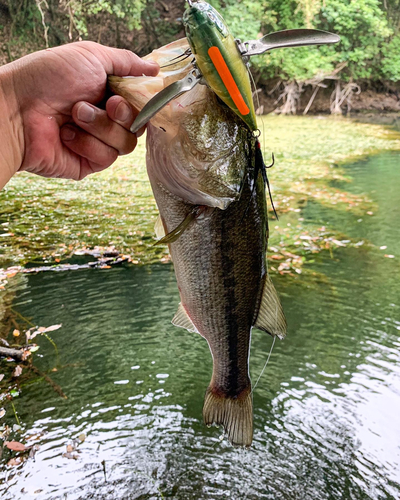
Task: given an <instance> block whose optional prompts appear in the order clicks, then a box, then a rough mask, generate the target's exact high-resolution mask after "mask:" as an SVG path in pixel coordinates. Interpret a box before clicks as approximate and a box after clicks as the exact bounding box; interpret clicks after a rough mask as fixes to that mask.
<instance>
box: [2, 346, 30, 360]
mask: <svg viewBox="0 0 400 500" xmlns="http://www.w3.org/2000/svg"><path fill="white" fill-rule="evenodd" d="M25 352H26V349H12V348H11V347H0V356H4V357H6V358H13V359H15V360H17V361H24V358H25V356H26V355H25V356H24V353H25Z"/></svg>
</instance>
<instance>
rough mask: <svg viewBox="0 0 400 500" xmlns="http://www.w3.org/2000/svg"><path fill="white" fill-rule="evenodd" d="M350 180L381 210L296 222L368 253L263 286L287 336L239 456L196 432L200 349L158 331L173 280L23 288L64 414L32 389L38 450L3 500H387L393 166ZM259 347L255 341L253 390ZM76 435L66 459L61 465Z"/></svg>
mask: <svg viewBox="0 0 400 500" xmlns="http://www.w3.org/2000/svg"><path fill="white" fill-rule="evenodd" d="M347 173H348V174H349V175H351V176H352V177H353V183H352V185H351V186H350V188H349V186H346V189H350V190H351V191H353V192H360V193H361V192H362V193H368V194H369V196H370V197H371V198H372V199H373V200H374V201H376V202H377V204H378V206H379V210H377V211H375V213H374V215H373V216H369V215H365V216H363V217H359V216H357V217H355V216H353V215H350V214H349V213H343V212H335V211H334V210H333V209H323V208H321V206H320V205H318V204H312V203H311V204H308V205H307V207H306V208H305V209H304V210H303V211H302V213H301V214H298V215H299V217H304V218H305V220H306V221H309V222H310V223H312V224H315V223H316V222H317V223H318V224H321V225H326V226H328V227H329V226H332V227H336V228H341V229H342V230H343V232H344V233H347V235H348V236H349V237H351V238H354V239H355V240H356V241H360V242H361V241H364V242H365V243H364V244H363V245H361V246H359V247H357V248H342V249H340V250H338V251H335V253H334V254H333V258H331V256H330V255H329V253H326V254H321V255H319V256H318V257H317V259H316V261H315V262H314V263H313V264H311V265H309V266H308V270H309V271H310V272H309V273H303V275H301V276H297V277H296V278H291V277H287V276H286V277H282V276H278V277H275V279H274V281H275V284H276V287H277V289H278V290H279V292H280V294H281V296H282V301H283V305H284V309H285V312H286V315H287V319H288V324H289V334H288V337H287V339H286V340H284V341H282V342H276V344H275V348H274V351H273V354H272V356H271V359H270V362H269V364H268V366H267V369H266V371H265V373H264V375H263V377H262V378H261V380H260V382H259V385H258V386H257V388H256V390H255V392H254V408H255V410H254V425H255V435H254V443H253V446H252V448H251V449H250V450H241V449H236V448H232V447H231V446H230V445H229V444H228V443H227V442H226V441H220V439H219V438H220V436H221V431H220V430H219V429H216V428H207V427H205V426H204V425H203V423H202V420H201V409H202V404H203V395H204V392H205V389H206V387H207V385H208V382H209V379H210V375H211V355H210V353H209V350H208V346H207V344H206V342H205V340H204V339H202V338H201V337H200V336H199V335H196V334H193V333H188V332H186V331H184V330H182V329H177V328H175V327H173V326H172V325H171V323H170V320H171V318H172V316H173V315H174V313H175V310H176V307H177V305H178V302H179V297H178V291H177V287H176V283H175V278H174V274H173V269H172V267H171V266H170V265H155V266H147V267H137V266H136V267H128V268H120V269H111V270H103V271H102V270H90V271H88V270H85V271H76V272H68V273H67V272H65V273H41V274H37V275H31V276H29V278H28V286H27V288H26V289H25V290H23V291H21V293H20V294H19V296H18V298H17V300H16V303H15V307H16V308H17V310H18V311H19V312H20V313H22V314H23V315H25V316H30V317H34V318H35V322H36V323H38V324H42V325H50V324H54V323H62V324H63V328H62V329H61V330H58V331H57V332H55V333H54V334H53V338H54V339H55V340H56V341H57V345H58V348H59V351H60V359H59V362H58V364H57V361H56V359H55V356H54V354H53V351H52V349H53V348H52V346H51V345H50V344H49V343H48V342H47V341H46V339H44V338H41V339H40V340H39V342H40V345H41V348H40V352H41V354H42V355H44V357H43V358H42V359H39V360H38V362H37V365H38V366H39V368H40V369H41V370H43V371H45V370H49V369H51V368H53V367H54V366H55V365H56V364H57V367H58V371H57V372H49V373H50V374H51V377H52V378H53V379H54V381H55V382H57V383H58V384H60V386H61V387H62V389H63V390H64V392H65V393H66V394H67V396H68V400H63V399H61V398H60V397H59V396H58V395H57V394H56V393H55V392H53V391H52V390H51V389H50V388H49V387H48V386H47V385H46V384H45V383H43V382H39V381H37V382H35V383H33V384H31V385H29V386H28V387H25V388H24V390H23V392H22V395H21V397H20V398H19V399H17V400H16V407H17V410H18V412H19V416H20V419H21V420H22V422H23V430H24V431H23V432H24V435H25V436H27V435H35V434H36V435H37V434H39V435H40V438H39V440H38V441H37V442H38V444H39V445H40V449H39V451H38V452H37V454H36V459H35V460H32V459H31V460H28V461H27V462H26V463H25V464H24V465H23V466H22V467H21V468H20V469H12V470H8V471H6V470H5V471H3V472H2V473H1V474H2V478H3V484H2V486H1V488H2V491H3V495H4V498H9V499H15V498H39V499H56V498H60V499H61V498H67V499H87V498H94V499H127V498H132V499H136V498H138V499H156V498H161V494H162V495H163V496H164V497H165V498H171V497H174V498H179V499H220V498H232V499H288V500H297V499H299V500H300V499H313V500H314V499H315V500H326V499H332V500H333V499H335V500H336V499H397V498H399V497H400V365H399V347H400V339H399V336H400V280H399V277H400V272H399V271H400V265H399V261H400V251H399V249H398V244H399V240H400V223H399V221H400V155H399V154H394V153H385V154H382V155H379V156H375V157H371V158H369V159H367V160H365V161H362V162H358V163H356V164H353V165H350V166H348V167H347ZM367 241H369V242H371V243H372V244H373V245H375V246H374V247H372V246H368V245H367V244H366V243H367ZM381 246H387V249H382V250H380V247H381ZM385 254H386V255H394V256H395V257H394V258H388V257H385ZM270 347H271V339H270V338H269V337H268V336H267V335H266V334H264V333H262V332H260V331H256V330H255V331H254V332H253V338H252V351H251V363H250V365H251V373H252V378H253V380H255V379H256V378H257V377H258V374H259V373H260V371H261V369H262V367H263V365H264V362H265V360H266V358H267V356H268V352H269V350H270ZM7 418H8V421H9V423H10V424H12V423H14V421H13V418H12V415H10V414H8V416H7ZM81 433H84V434H85V435H86V440H85V442H84V443H82V444H81V445H79V454H78V458H77V460H72V459H68V458H65V457H63V456H62V455H63V453H64V452H65V451H66V445H67V444H68V443H70V442H71V440H73V439H74V438H77V436H79V435H80V434H81ZM103 460H104V461H105V468H106V477H105V476H104V472H103V468H102V465H101V463H102V461H103ZM5 480H7V481H6V482H4V481H5ZM160 492H161V493H160Z"/></svg>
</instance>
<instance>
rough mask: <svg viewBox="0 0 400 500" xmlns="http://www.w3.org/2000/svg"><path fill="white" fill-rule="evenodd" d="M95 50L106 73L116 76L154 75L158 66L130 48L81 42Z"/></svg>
mask: <svg viewBox="0 0 400 500" xmlns="http://www.w3.org/2000/svg"><path fill="white" fill-rule="evenodd" d="M81 43H82V44H84V45H85V46H86V48H89V44H90V48H89V50H91V49H92V48H93V50H94V51H95V52H96V55H97V57H98V58H99V59H100V61H101V62H102V63H103V66H104V70H105V71H106V73H107V74H108V75H116V76H142V75H146V76H156V75H157V74H158V72H159V71H160V66H159V65H158V64H157V63H156V62H154V61H145V60H144V59H142V58H141V57H139V56H138V55H136V54H134V53H133V52H131V51H130V50H126V49H115V48H112V47H106V46H104V45H100V44H99V43H95V42H81Z"/></svg>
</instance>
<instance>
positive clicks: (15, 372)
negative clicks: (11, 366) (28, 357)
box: [13, 365, 22, 377]
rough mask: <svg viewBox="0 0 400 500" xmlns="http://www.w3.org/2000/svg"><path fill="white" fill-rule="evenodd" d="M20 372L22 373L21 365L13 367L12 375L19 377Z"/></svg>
mask: <svg viewBox="0 0 400 500" xmlns="http://www.w3.org/2000/svg"><path fill="white" fill-rule="evenodd" d="M21 373H22V367H21V366H19V365H18V366H16V367H15V370H14V373H13V377H19V376H20V375H21Z"/></svg>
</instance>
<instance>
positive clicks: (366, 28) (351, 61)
mask: <svg viewBox="0 0 400 500" xmlns="http://www.w3.org/2000/svg"><path fill="white" fill-rule="evenodd" d="M317 25H318V27H321V28H322V29H327V30H329V31H333V32H335V33H338V34H339V35H340V37H341V42H340V45H339V46H338V47H337V62H347V63H348V68H347V76H348V77H351V78H353V79H360V78H371V77H373V76H374V75H376V67H377V64H378V60H379V58H380V57H381V56H382V54H381V50H382V44H383V42H384V40H385V39H387V38H388V37H389V36H390V35H391V30H390V29H389V27H388V25H387V19H386V16H385V14H384V12H383V11H382V9H381V7H380V3H379V1H378V0H356V1H354V0H326V2H325V4H324V6H323V7H322V8H321V16H320V22H319V23H318V24H317Z"/></svg>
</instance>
